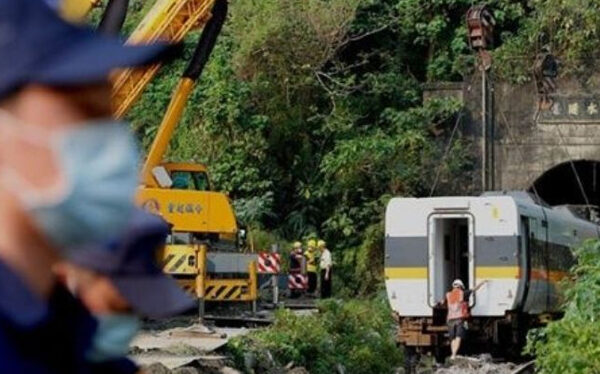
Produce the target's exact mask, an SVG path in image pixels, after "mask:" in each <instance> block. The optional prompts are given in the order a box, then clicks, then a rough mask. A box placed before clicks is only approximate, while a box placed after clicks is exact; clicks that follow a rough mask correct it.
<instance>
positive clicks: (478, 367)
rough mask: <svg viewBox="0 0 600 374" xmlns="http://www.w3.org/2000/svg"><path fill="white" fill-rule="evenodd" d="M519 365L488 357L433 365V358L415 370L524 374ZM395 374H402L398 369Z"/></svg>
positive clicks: (429, 373) (430, 373) (425, 372)
mask: <svg viewBox="0 0 600 374" xmlns="http://www.w3.org/2000/svg"><path fill="white" fill-rule="evenodd" d="M521 367H522V366H521V364H515V363H512V362H498V361H496V360H493V359H492V357H491V356H490V355H487V354H483V355H479V356H470V357H465V356H463V357H459V358H458V359H456V360H455V361H453V362H446V364H445V365H441V366H439V365H435V364H434V362H433V358H431V359H424V360H423V361H422V362H421V364H420V365H419V367H418V368H417V374H525V373H524V372H523V373H522V372H520V370H519V369H520V368H521ZM396 374H404V369H399V370H398V371H397V372H396Z"/></svg>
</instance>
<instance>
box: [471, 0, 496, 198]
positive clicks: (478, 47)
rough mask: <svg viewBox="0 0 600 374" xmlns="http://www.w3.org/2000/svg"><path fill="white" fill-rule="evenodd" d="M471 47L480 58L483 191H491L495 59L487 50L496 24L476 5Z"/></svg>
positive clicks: (484, 7)
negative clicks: (491, 70) (491, 69)
mask: <svg viewBox="0 0 600 374" xmlns="http://www.w3.org/2000/svg"><path fill="white" fill-rule="evenodd" d="M466 19H467V30H468V38H469V45H470V46H471V48H473V49H474V50H475V51H477V53H478V56H479V59H478V60H479V69H480V71H481V188H482V190H483V191H488V190H491V189H494V188H495V180H494V175H495V169H494V164H495V160H494V159H495V157H494V137H495V136H494V115H493V113H494V107H493V101H494V93H493V85H492V84H491V82H490V75H489V70H490V68H491V64H492V59H491V55H490V53H489V52H488V50H487V48H488V47H490V46H491V45H492V42H493V30H494V25H495V24H496V21H495V20H494V17H493V16H492V13H491V12H490V11H489V10H488V9H487V7H486V6H485V5H475V6H472V7H471V8H469V10H468V11H467V17H466Z"/></svg>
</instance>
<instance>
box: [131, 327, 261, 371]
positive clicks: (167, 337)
mask: <svg viewBox="0 0 600 374" xmlns="http://www.w3.org/2000/svg"><path fill="white" fill-rule="evenodd" d="M248 331H250V330H248V329H246V328H210V327H207V326H205V325H204V324H200V323H198V320H197V319H195V318H191V317H189V318H188V317H182V318H176V319H170V320H167V321H161V322H153V323H147V324H146V325H145V326H144V328H143V329H142V331H141V333H140V334H139V335H138V336H137V337H136V338H135V340H134V341H133V343H132V346H131V350H130V357H131V358H132V359H133V360H134V361H135V362H137V363H138V364H139V365H141V366H143V367H145V369H146V372H147V373H149V374H217V373H220V374H236V373H239V372H238V371H237V370H234V369H232V368H231V366H230V365H232V363H231V362H229V360H228V359H227V357H225V356H223V355H221V354H219V353H218V349H219V348H221V347H222V346H224V345H225V344H226V343H227V341H228V340H229V339H230V338H232V337H234V336H239V335H243V334H246V333H247V332H248Z"/></svg>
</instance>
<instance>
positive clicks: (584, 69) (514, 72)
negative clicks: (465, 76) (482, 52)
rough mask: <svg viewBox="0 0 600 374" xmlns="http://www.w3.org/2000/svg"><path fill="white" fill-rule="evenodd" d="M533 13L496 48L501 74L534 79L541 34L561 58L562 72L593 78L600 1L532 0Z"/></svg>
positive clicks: (598, 44)
mask: <svg viewBox="0 0 600 374" xmlns="http://www.w3.org/2000/svg"><path fill="white" fill-rule="evenodd" d="M527 9H530V13H526V14H525V15H526V16H523V17H522V18H521V21H520V23H519V26H520V27H519V30H518V32H515V33H508V35H506V37H505V39H506V43H505V44H504V45H503V46H502V47H501V48H500V49H499V50H498V51H497V52H496V56H495V57H496V65H497V69H498V73H499V74H500V76H501V77H503V78H505V79H508V80H511V81H515V82H523V81H526V80H529V79H531V67H532V64H533V60H534V58H535V54H536V53H539V52H540V51H541V47H542V45H540V43H539V37H540V35H542V34H543V35H546V37H547V39H548V42H549V46H550V50H551V52H552V53H553V54H555V55H556V56H557V57H558V59H559V60H560V73H561V75H565V76H578V77H579V78H580V79H581V80H583V81H585V80H586V79H588V78H590V75H591V73H592V71H593V70H594V68H595V63H596V60H597V58H598V57H599V53H600V52H599V51H600V48H599V47H600V38H599V35H600V3H598V2H597V1H594V0H532V1H530V4H529V6H528V7H527Z"/></svg>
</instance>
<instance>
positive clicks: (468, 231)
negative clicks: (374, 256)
mask: <svg viewBox="0 0 600 374" xmlns="http://www.w3.org/2000/svg"><path fill="white" fill-rule="evenodd" d="M598 230H599V227H598V226H597V225H595V224H593V223H592V222H589V221H586V220H583V219H581V218H578V217H577V216H575V215H574V214H573V213H572V212H571V211H570V210H569V209H567V208H566V207H554V208H552V207H549V206H546V205H544V204H543V203H541V202H537V201H536V199H535V198H534V197H532V196H531V195H529V194H527V193H525V192H499V193H496V192H492V193H486V194H484V195H482V196H480V197H434V198H421V199H417V198H396V199H392V200H391V201H390V203H389V205H388V207H387V212H386V238H385V279H386V288H387V294H388V299H389V301H390V304H391V306H392V309H393V310H394V311H395V312H396V313H397V315H398V317H399V323H400V326H399V327H400V329H399V335H398V339H399V342H400V343H401V344H403V345H405V346H407V347H414V348H418V349H419V350H421V351H423V350H430V349H431V350H434V352H435V353H437V355H438V356H442V357H443V353H442V352H443V351H444V349H443V348H442V347H443V346H444V345H445V344H447V339H445V338H444V334H445V332H446V331H445V313H444V311H440V310H439V308H438V307H437V304H438V302H440V301H442V300H443V299H444V296H445V293H446V292H448V291H449V290H450V288H451V287H450V286H451V283H452V281H453V280H454V279H457V278H458V279H461V280H462V281H463V282H464V283H465V285H466V286H467V287H470V288H472V287H474V286H475V285H476V284H478V283H480V282H482V281H484V280H487V281H488V283H487V284H486V285H485V286H484V287H483V288H481V289H480V290H479V291H478V292H477V293H476V295H474V296H472V297H471V300H470V306H471V314H472V327H473V328H472V329H471V335H472V336H471V339H469V340H471V341H473V342H478V344H479V343H481V342H484V343H489V344H490V345H494V344H496V345H499V344H504V345H505V344H509V345H517V346H518V345H519V344H520V343H521V340H522V338H523V336H524V334H525V332H526V329H527V328H528V327H529V326H531V325H532V324H533V321H534V320H539V318H538V317H540V316H544V317H546V316H548V315H554V314H557V313H558V312H559V306H560V293H559V292H558V291H559V290H558V283H559V282H560V280H561V279H562V278H563V277H565V276H566V275H567V272H568V270H569V269H570V268H571V266H572V265H573V264H574V258H573V255H572V251H571V249H572V248H573V247H574V246H577V245H579V244H580V243H581V242H582V241H583V240H584V239H587V238H596V237H598V232H599V231H598ZM506 340H509V341H506ZM480 346H481V345H480ZM515 348H516V347H515ZM438 358H439V357H438Z"/></svg>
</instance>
